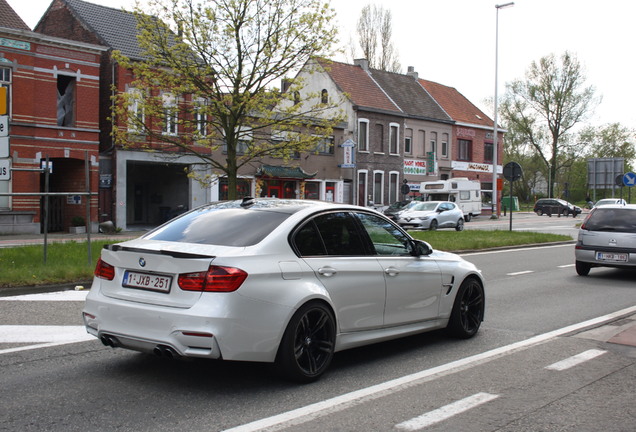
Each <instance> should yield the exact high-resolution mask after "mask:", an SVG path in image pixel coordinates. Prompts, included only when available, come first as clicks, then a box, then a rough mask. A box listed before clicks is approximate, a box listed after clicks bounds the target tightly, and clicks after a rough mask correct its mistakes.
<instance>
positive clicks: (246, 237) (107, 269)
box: [83, 198, 485, 382]
mask: <svg viewBox="0 0 636 432" xmlns="http://www.w3.org/2000/svg"><path fill="white" fill-rule="evenodd" d="M484 306H485V292H484V280H483V278H482V275H481V272H480V271H479V270H478V269H477V268H476V267H475V266H474V265H473V264H471V263H469V262H467V261H465V260H464V259H462V258H460V257H459V256H457V255H454V254H451V253H446V252H440V251H436V250H433V249H432V248H431V246H430V245H429V244H427V243H426V242H423V241H419V240H414V239H413V238H412V237H410V236H409V235H408V234H407V233H406V232H405V231H404V230H403V229H401V228H400V227H399V226H398V225H397V224H395V223H394V222H392V221H391V220H389V219H387V218H386V217H385V216H383V215H381V214H379V213H378V212H376V211H374V210H370V209H366V208H363V207H357V206H353V205H346V204H333V203H325V202H319V201H310V200H282V199H268V198H262V199H258V198H257V199H254V198H245V199H243V200H237V201H225V202H215V203H211V204H208V205H205V206H202V207H199V208H196V209H193V210H191V211H189V212H188V213H185V214H183V215H181V216H179V217H177V218H175V219H173V220H171V221H169V222H167V223H166V224H164V225H162V226H160V227H158V228H157V229H155V230H153V231H150V232H149V233H148V234H146V235H144V236H142V237H140V238H138V239H135V240H131V241H126V242H123V243H119V244H113V245H109V246H107V247H105V248H104V249H103V250H102V253H101V257H100V259H99V261H98V264H97V267H96V269H95V278H94V282H93V284H92V286H91V289H90V293H89V294H88V296H87V299H86V304H85V306H84V311H83V319H84V324H85V326H86V329H87V330H88V332H89V333H90V334H92V335H94V336H96V337H97V338H99V339H100V340H101V341H102V342H103V343H104V344H105V345H108V346H111V347H120V348H126V349H131V350H136V351H141V352H148V353H154V354H156V355H159V356H164V357H201V358H211V359H223V360H239V361H254V362H272V363H275V366H276V368H277V369H278V370H279V371H280V372H281V373H283V375H285V376H286V377H288V378H290V379H293V380H295V381H300V382H308V381H313V380H315V379H318V378H319V377H320V376H321V375H323V373H324V372H325V370H326V369H327V368H328V366H329V364H330V362H331V360H332V357H333V355H334V353H335V352H338V351H341V350H345V349H348V348H353V347H357V346H361V345H366V344H371V343H375V342H380V341H385V340H389V339H394V338H398V337H403V336H407V335H412V334H416V333H421V332H425V331H430V330H435V329H447V330H448V333H449V334H450V335H451V336H454V337H458V338H469V337H472V336H474V335H475V334H476V333H477V331H478V329H479V327H480V325H481V322H482V320H483V317H484Z"/></svg>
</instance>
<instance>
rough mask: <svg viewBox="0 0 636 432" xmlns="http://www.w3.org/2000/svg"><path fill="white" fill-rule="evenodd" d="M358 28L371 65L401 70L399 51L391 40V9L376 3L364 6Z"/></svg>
mask: <svg viewBox="0 0 636 432" xmlns="http://www.w3.org/2000/svg"><path fill="white" fill-rule="evenodd" d="M357 30H358V41H359V43H360V49H361V50H362V54H363V56H364V57H365V58H366V59H367V60H368V61H369V67H371V68H373V69H380V70H385V71H389V72H400V69H401V65H400V62H399V60H398V53H397V50H396V49H395V46H394V45H393V41H392V40H391V38H392V36H393V21H392V15H391V11H389V10H386V9H384V8H383V7H381V6H376V5H367V6H365V7H363V8H362V11H361V12H360V18H359V19H358V27H357Z"/></svg>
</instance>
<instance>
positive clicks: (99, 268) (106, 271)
mask: <svg viewBox="0 0 636 432" xmlns="http://www.w3.org/2000/svg"><path fill="white" fill-rule="evenodd" d="M95 276H97V277H98V278H101V279H106V280H113V279H114V278H115V267H113V266H112V265H110V264H108V263H107V262H104V261H102V259H101V258H100V259H99V260H98V261H97V265H96V266H95Z"/></svg>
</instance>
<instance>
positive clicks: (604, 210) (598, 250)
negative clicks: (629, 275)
mask: <svg viewBox="0 0 636 432" xmlns="http://www.w3.org/2000/svg"><path fill="white" fill-rule="evenodd" d="M574 256H575V260H576V261H575V265H576V272H577V273H578V274H579V275H581V276H587V275H588V274H589V272H590V269H591V268H592V267H619V268H632V269H633V268H636V205H633V204H627V205H616V204H614V205H603V206H600V207H595V208H594V209H592V211H591V212H590V213H589V214H588V215H587V217H586V218H585V220H584V221H583V224H582V225H581V229H580V230H579V236H578V240H577V242H576V246H575V248H574Z"/></svg>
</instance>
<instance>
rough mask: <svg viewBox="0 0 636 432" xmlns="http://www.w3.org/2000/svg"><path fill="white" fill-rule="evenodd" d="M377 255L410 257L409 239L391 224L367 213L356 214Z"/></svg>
mask: <svg viewBox="0 0 636 432" xmlns="http://www.w3.org/2000/svg"><path fill="white" fill-rule="evenodd" d="M357 216H358V219H360V222H362V225H363V226H364V229H365V230H366V232H367V234H368V235H369V238H370V239H371V243H373V247H374V248H375V253H376V254H377V255H381V256H386V255H410V247H409V239H408V237H407V236H406V235H404V233H402V232H401V231H400V230H399V229H397V228H396V227H395V226H394V225H393V224H392V223H390V222H388V221H387V220H385V219H384V218H381V217H378V216H376V215H372V214H369V213H358V214H357Z"/></svg>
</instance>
